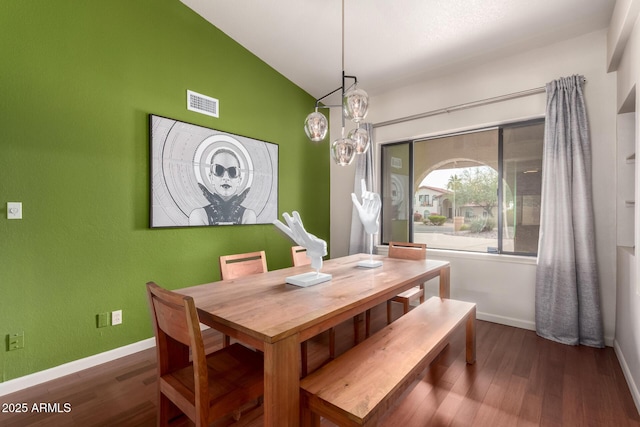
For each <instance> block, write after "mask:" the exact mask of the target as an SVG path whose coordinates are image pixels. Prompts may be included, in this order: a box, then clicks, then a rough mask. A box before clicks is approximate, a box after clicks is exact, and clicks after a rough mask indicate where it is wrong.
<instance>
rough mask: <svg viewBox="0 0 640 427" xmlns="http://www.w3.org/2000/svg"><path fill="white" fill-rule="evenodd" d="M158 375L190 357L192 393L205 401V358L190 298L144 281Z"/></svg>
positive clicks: (179, 367) (173, 368) (206, 390)
mask: <svg viewBox="0 0 640 427" xmlns="http://www.w3.org/2000/svg"><path fill="white" fill-rule="evenodd" d="M147 296H148V298H149V307H150V309H151V317H152V319H153V329H154V332H155V336H156V352H157V355H158V374H159V376H160V377H162V376H164V375H166V374H168V373H170V372H173V371H176V370H178V369H181V368H184V367H185V366H187V365H189V363H190V362H189V349H191V357H192V359H193V375H194V384H195V390H194V391H195V393H196V394H198V393H199V394H200V397H201V398H202V399H204V400H203V401H204V402H208V395H209V391H208V384H207V361H206V358H205V352H204V341H203V339H202V332H201V331H200V321H199V320H198V313H197V311H196V306H195V303H194V302H193V298H192V297H189V296H184V295H180V294H177V293H175V292H171V291H169V290H166V289H164V288H161V287H160V286H158V285H157V284H155V283H154V282H149V283H147Z"/></svg>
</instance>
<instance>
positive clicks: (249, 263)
mask: <svg viewBox="0 0 640 427" xmlns="http://www.w3.org/2000/svg"><path fill="white" fill-rule="evenodd" d="M219 262H220V278H221V279H222V280H233V279H238V278H240V277H244V276H249V275H251V274H259V273H266V272H267V256H266V255H265V253H264V251H257V252H247V253H243V254H234V255H222V256H220V258H219ZM229 344H231V337H229V336H228V335H224V339H223V343H222V345H223V347H227V346H228V345H229Z"/></svg>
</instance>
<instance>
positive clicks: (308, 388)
mask: <svg viewBox="0 0 640 427" xmlns="http://www.w3.org/2000/svg"><path fill="white" fill-rule="evenodd" d="M475 320H476V305H475V304H473V303H468V302H463V301H455V300H450V299H441V298H439V297H432V298H430V299H429V300H427V301H426V302H424V303H423V304H420V305H419V306H417V307H416V308H414V309H413V310H411V311H410V312H409V313H407V314H406V315H404V316H402V317H401V318H400V319H398V320H396V321H395V322H393V323H392V324H390V325H388V326H386V327H385V328H384V329H382V330H380V331H379V332H377V333H376V334H374V335H373V336H371V337H370V338H369V339H367V340H365V341H364V342H362V343H360V344H358V345H357V346H355V347H353V348H352V349H350V350H349V351H347V352H346V353H344V354H343V355H341V356H339V357H338V358H337V359H335V360H333V361H331V362H329V363H328V364H327V365H325V366H323V367H322V368H320V369H318V370H317V371H315V372H313V373H312V374H311V375H309V376H307V377H305V378H303V379H302V380H301V381H300V393H301V396H300V403H301V415H302V425H303V426H307V427H308V426H313V427H317V426H320V417H321V416H322V417H325V418H327V419H328V420H330V421H332V422H333V423H336V424H338V425H339V426H375V425H377V424H378V423H379V421H380V420H381V419H382V418H383V416H384V414H385V413H386V412H387V410H388V409H389V408H391V407H392V406H394V404H395V403H396V402H398V401H399V400H400V399H401V398H403V397H404V395H405V392H406V393H408V392H409V391H410V390H411V389H413V387H414V386H415V385H416V384H417V383H418V382H419V381H420V379H421V378H422V377H423V375H424V372H425V371H426V370H427V369H428V367H429V365H430V364H431V362H432V361H433V360H434V359H435V358H436V356H437V355H438V354H439V353H440V352H441V351H442V349H443V348H444V347H445V346H446V345H447V344H448V342H449V337H450V336H451V334H452V333H453V332H454V331H455V330H456V329H457V328H458V327H462V326H463V325H465V326H466V359H467V363H469V364H473V363H475V358H476V343H475Z"/></svg>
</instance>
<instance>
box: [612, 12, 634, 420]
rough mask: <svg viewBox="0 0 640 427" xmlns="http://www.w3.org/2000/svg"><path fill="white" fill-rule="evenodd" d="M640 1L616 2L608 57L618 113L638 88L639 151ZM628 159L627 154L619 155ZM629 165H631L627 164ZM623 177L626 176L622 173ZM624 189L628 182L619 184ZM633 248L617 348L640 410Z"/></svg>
mask: <svg viewBox="0 0 640 427" xmlns="http://www.w3.org/2000/svg"><path fill="white" fill-rule="evenodd" d="M639 10H640V0H619V1H618V2H617V3H616V7H615V9H614V13H613V16H612V18H611V25H610V28H609V37H608V46H609V50H608V52H607V58H609V62H610V69H611V70H612V71H617V73H616V74H617V90H616V93H617V101H616V107H617V108H616V111H618V110H619V108H620V107H621V106H622V105H623V104H624V102H625V100H626V99H627V97H628V95H629V93H631V92H632V90H633V89H634V88H636V96H635V113H636V120H635V151H636V153H638V151H639V150H640V142H639V141H638V135H640V123H639V121H638V119H637V114H638V111H640V98H639V97H638V89H640V88H637V87H636V86H637V84H638V78H639V77H640V23H639V20H640V16H639V15H638V11H639ZM619 155H620V156H626V155H627V153H619ZM624 166H627V165H623V167H624ZM618 175H619V176H622V174H618ZM618 185H620V186H622V185H625V183H619V184H618ZM635 200H636V208H635V238H634V241H635V247H636V249H635V250H636V251H637V250H638V249H637V248H638V247H639V246H638V245H639V244H640V226H639V224H640V209H639V208H638V207H637V206H638V205H637V203H638V201H639V200H640V167H639V163H638V161H636V165H635ZM634 252H635V251H634V250H633V248H619V249H618V277H617V305H616V324H615V343H614V348H615V350H616V354H617V355H618V359H619V360H620V364H621V365H622V369H623V371H624V374H625V377H626V379H627V383H628V384H629V388H630V389H631V393H632V395H633V397H634V400H635V402H636V407H637V408H638V410H639V411H640V391H639V389H640V284H638V277H639V274H638V273H639V272H640V257H638V255H637V254H635V253H634Z"/></svg>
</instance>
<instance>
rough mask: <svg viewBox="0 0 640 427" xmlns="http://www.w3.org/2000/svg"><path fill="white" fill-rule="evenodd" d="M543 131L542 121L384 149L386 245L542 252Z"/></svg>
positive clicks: (384, 241)
mask: <svg viewBox="0 0 640 427" xmlns="http://www.w3.org/2000/svg"><path fill="white" fill-rule="evenodd" d="M543 133H544V122H543V121H541V120H540V121H536V122H527V123H520V124H514V125H509V126H504V127H500V128H492V129H488V130H482V131H477V132H469V133H464V134H457V135H451V136H444V137H438V138H430V139H426V140H419V141H413V142H410V143H403V144H397V145H391V146H389V147H383V150H382V160H383V165H382V198H383V215H382V221H383V230H382V241H383V243H388V242H389V241H393V240H400V241H402V240H411V241H414V242H419V243H426V244H427V247H429V248H439V249H453V250H462V251H473V252H491V253H518V254H531V255H535V254H536V252H537V246H538V232H539V217H540V191H541V171H542V142H543ZM409 158H411V159H412V166H413V167H412V168H408V167H405V166H407V165H406V164H405V165H403V167H402V168H398V167H396V168H394V167H393V165H394V164H395V165H396V166H398V165H401V164H402V162H401V160H400V159H404V160H405V163H406V162H408V160H409ZM394 159H395V160H394ZM394 162H395V163H394ZM394 169H395V170H394ZM410 176H411V179H409V177H410ZM409 182H411V184H412V185H409ZM410 193H412V196H411V195H410ZM405 198H406V199H409V201H410V203H411V206H410V207H409V206H402V212H399V211H398V210H397V209H395V210H394V206H397V203H396V205H394V201H396V202H397V201H398V200H404V199H405ZM385 201H386V202H385ZM385 206H386V210H385ZM409 209H410V212H412V214H411V215H407V214H408V212H409ZM403 213H404V215H403ZM405 216H406V217H405Z"/></svg>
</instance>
